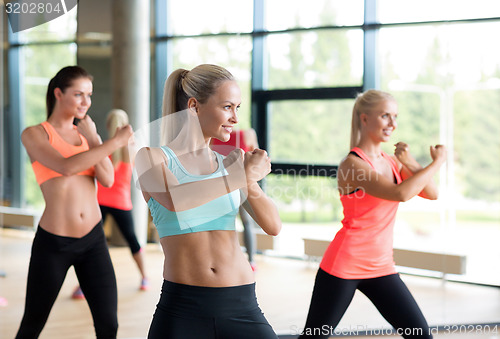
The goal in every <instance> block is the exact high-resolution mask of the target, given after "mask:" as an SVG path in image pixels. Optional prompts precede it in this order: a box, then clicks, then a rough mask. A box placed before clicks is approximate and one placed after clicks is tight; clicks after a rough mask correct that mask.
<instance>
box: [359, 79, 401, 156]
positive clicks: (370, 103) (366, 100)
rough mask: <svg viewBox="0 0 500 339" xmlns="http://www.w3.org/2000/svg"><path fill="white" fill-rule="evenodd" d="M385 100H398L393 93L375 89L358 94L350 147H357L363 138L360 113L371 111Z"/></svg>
mask: <svg viewBox="0 0 500 339" xmlns="http://www.w3.org/2000/svg"><path fill="white" fill-rule="evenodd" d="M384 100H392V101H396V100H395V99H394V97H393V96H392V95H391V94H389V93H387V92H382V91H379V90H375V89H369V90H367V91H365V92H363V93H359V94H358V95H357V97H356V101H355V102H354V107H353V109H352V121H351V148H350V149H353V148H354V147H356V146H357V145H358V143H359V141H360V139H361V119H360V115H361V114H362V113H366V114H368V113H370V112H371V110H372V109H373V107H374V106H376V105H378V104H379V103H380V102H381V101H384Z"/></svg>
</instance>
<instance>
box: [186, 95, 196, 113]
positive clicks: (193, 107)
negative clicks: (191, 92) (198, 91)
mask: <svg viewBox="0 0 500 339" xmlns="http://www.w3.org/2000/svg"><path fill="white" fill-rule="evenodd" d="M187 106H188V110H191V111H192V112H194V113H198V100H196V99H195V98H189V99H188V102H187Z"/></svg>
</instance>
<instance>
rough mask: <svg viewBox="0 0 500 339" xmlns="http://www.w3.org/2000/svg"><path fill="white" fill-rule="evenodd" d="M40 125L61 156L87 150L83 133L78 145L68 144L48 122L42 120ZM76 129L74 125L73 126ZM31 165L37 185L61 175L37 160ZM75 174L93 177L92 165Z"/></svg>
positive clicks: (87, 145) (87, 146)
mask: <svg viewBox="0 0 500 339" xmlns="http://www.w3.org/2000/svg"><path fill="white" fill-rule="evenodd" d="M40 125H42V127H43V128H44V129H45V131H46V132H47V134H48V135H49V143H50V145H51V146H52V147H54V148H55V149H56V150H57V151H58V152H59V153H60V154H61V155H62V156H63V157H65V158H69V157H70V156H72V155H75V154H78V153H82V152H85V151H88V150H89V144H88V142H87V139H85V137H84V136H83V135H81V134H80V139H81V141H82V143H81V144H80V145H78V146H75V145H71V144H68V143H67V142H66V141H65V140H64V139H63V138H62V137H61V136H60V135H59V133H57V131H56V130H55V129H54V127H53V126H52V125H51V124H49V123H48V122H47V121H44V122H42V123H41V124H40ZM73 128H74V129H76V126H74V127H73ZM31 166H33V171H34V172H35V177H36V181H37V182H38V185H41V184H43V183H44V182H46V181H47V180H49V179H52V178H55V177H62V174H61V173H58V172H56V171H54V170H51V169H50V168H48V167H46V166H44V165H42V164H41V163H39V162H38V161H34V162H33V163H32V164H31ZM77 175H88V176H91V177H93V176H94V175H95V170H94V167H93V166H92V167H90V168H88V169H86V170H85V171H82V172H80V173H78V174H77Z"/></svg>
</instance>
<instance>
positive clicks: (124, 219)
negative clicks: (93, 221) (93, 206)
mask: <svg viewBox="0 0 500 339" xmlns="http://www.w3.org/2000/svg"><path fill="white" fill-rule="evenodd" d="M99 207H100V208H101V214H102V222H103V223H104V221H106V215H107V214H108V213H109V214H111V216H112V217H113V219H114V220H115V222H116V225H117V226H118V228H119V229H120V232H122V234H123V237H124V238H125V240H126V241H127V243H128V246H129V247H130V251H131V252H132V254H136V253H137V252H139V251H140V250H141V245H139V242H138V241H137V237H136V236H135V231H134V219H133V217H132V211H126V210H120V209H117V208H112V207H107V206H99Z"/></svg>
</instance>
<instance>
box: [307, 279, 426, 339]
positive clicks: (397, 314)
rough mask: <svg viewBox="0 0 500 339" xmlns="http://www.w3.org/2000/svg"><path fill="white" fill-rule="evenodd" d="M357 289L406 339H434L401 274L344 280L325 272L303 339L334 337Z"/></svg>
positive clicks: (314, 296)
mask: <svg viewBox="0 0 500 339" xmlns="http://www.w3.org/2000/svg"><path fill="white" fill-rule="evenodd" d="M356 289H358V290H360V291H361V292H362V293H363V294H364V295H366V296H367V297H368V298H369V299H370V300H371V302H372V303H373V304H374V305H375V307H376V308H377V309H378V311H379V312H380V313H381V314H382V316H383V317H384V318H385V319H386V320H387V321H388V322H389V323H390V324H391V325H392V326H393V327H394V328H395V329H396V330H397V333H398V334H400V335H402V336H403V338H432V335H431V333H430V330H429V326H428V325H427V321H426V320H425V318H424V316H423V314H422V312H421V311H420V308H419V307H418V305H417V303H416V302H415V299H413V296H412V295H411V293H410V291H409V290H408V288H407V287H406V285H405V284H404V283H403V281H402V280H401V278H400V277H399V274H391V275H387V276H384V277H380V278H372V279H341V278H337V277H335V276H332V275H330V274H328V273H326V272H325V271H323V270H322V269H319V270H318V274H317V275H316V282H315V285H314V290H313V295H312V298H311V305H310V307H309V313H308V315H307V321H306V326H305V328H304V331H303V333H302V335H301V336H300V337H299V338H324V339H326V338H328V337H329V336H331V335H333V333H334V329H335V327H336V326H337V325H338V323H339V321H340V319H341V318H342V316H343V315H344V313H345V311H346V310H347V307H348V306H349V304H350V303H351V301H352V298H353V297H354V292H355V291H356ZM403 334H404V335H403Z"/></svg>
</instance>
